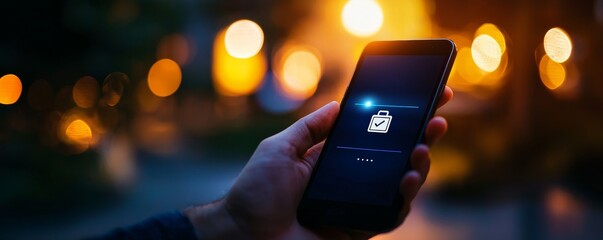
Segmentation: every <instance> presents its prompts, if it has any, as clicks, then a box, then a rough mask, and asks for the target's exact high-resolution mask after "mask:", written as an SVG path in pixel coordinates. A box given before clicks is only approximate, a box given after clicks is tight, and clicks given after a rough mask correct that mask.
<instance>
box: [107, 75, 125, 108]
mask: <svg viewBox="0 0 603 240" xmlns="http://www.w3.org/2000/svg"><path fill="white" fill-rule="evenodd" d="M129 82H130V79H129V78H128V75H126V74H125V73H121V72H112V73H110V74H109V75H107V77H106V78H105V80H104V81H103V89H102V91H103V96H102V97H101V100H100V102H101V103H102V105H107V106H111V107H114V106H115V105H117V104H118V103H119V100H121V97H122V95H123V94H124V91H125V88H126V85H127V84H128V83H129Z"/></svg>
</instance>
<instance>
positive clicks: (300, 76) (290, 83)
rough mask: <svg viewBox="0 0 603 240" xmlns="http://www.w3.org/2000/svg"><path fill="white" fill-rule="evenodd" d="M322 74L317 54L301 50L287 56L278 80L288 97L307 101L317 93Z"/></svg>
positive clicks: (291, 52)
mask: <svg viewBox="0 0 603 240" xmlns="http://www.w3.org/2000/svg"><path fill="white" fill-rule="evenodd" d="M321 72H322V69H321V64H320V60H319V58H318V57H317V56H316V54H314V53H313V52H312V51H310V50H307V49H303V48H300V49H296V50H293V51H290V52H289V53H288V54H286V55H285V57H284V61H283V63H282V66H281V70H280V71H279V73H278V74H277V78H278V79H279V80H280V82H279V83H280V86H281V88H282V90H283V91H284V93H285V94H286V95H287V96H289V97H291V98H295V99H306V98H308V97H310V96H312V95H313V94H314V92H316V87H317V86H318V81H319V80H320V76H321Z"/></svg>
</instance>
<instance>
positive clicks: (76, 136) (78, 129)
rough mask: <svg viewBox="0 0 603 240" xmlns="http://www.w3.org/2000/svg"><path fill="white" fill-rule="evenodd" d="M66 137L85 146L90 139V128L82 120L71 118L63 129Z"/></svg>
mask: <svg viewBox="0 0 603 240" xmlns="http://www.w3.org/2000/svg"><path fill="white" fill-rule="evenodd" d="M65 136H66V137H67V139H68V140H69V141H70V142H72V143H75V144H77V145H82V146H87V145H89V144H90V143H91V141H92V130H91V129H90V126H89V125H88V123H86V122H84V120H81V119H76V120H73V121H72V122H71V123H69V125H67V128H66V129H65Z"/></svg>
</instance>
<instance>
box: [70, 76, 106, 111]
mask: <svg viewBox="0 0 603 240" xmlns="http://www.w3.org/2000/svg"><path fill="white" fill-rule="evenodd" d="M72 91H73V93H72V94H73V101H74V102H75V104H77V106H78V107H81V108H91V107H93V106H94V104H96V101H97V99H98V95H99V91H100V87H99V86H98V82H97V81H96V79H94V78H93V77H90V76H85V77H82V78H80V79H79V80H77V82H76V83H75V85H74V86H73V90H72Z"/></svg>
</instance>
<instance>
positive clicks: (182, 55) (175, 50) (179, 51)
mask: <svg viewBox="0 0 603 240" xmlns="http://www.w3.org/2000/svg"><path fill="white" fill-rule="evenodd" d="M191 48H192V46H191V44H190V42H189V41H188V39H186V37H185V36H184V35H182V34H171V35H167V36H165V37H163V38H161V40H160V41H159V46H158V47H157V59H163V58H169V59H172V60H174V61H175V62H177V63H178V64H180V65H181V66H182V65H185V64H187V63H188V62H189V61H190V59H191V58H192V56H191V55H192V54H191V53H192V52H193V51H192V49H191Z"/></svg>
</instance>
